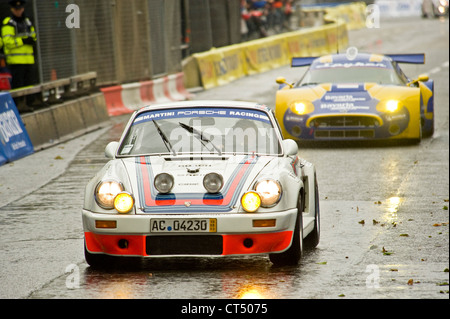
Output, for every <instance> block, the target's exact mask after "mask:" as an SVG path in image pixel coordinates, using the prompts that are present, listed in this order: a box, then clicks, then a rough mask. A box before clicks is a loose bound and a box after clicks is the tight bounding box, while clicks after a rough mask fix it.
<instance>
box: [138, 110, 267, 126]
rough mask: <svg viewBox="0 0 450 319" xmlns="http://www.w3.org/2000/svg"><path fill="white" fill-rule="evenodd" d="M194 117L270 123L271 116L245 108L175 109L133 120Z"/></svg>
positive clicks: (142, 121) (155, 112) (150, 113)
mask: <svg viewBox="0 0 450 319" xmlns="http://www.w3.org/2000/svg"><path fill="white" fill-rule="evenodd" d="M192 117H225V118H239V119H248V120H257V121H261V122H265V123H270V119H269V117H268V116H267V115H266V114H265V113H264V112H259V111H254V110H243V109H224V108H211V109H203V108H202V109H174V110H161V111H149V112H146V113H143V114H140V115H139V116H138V117H136V119H135V120H134V122H133V125H135V124H140V123H144V122H148V121H153V120H162V119H175V118H192Z"/></svg>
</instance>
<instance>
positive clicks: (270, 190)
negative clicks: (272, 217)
mask: <svg viewBox="0 0 450 319" xmlns="http://www.w3.org/2000/svg"><path fill="white" fill-rule="evenodd" d="M255 191H256V192H257V193H258V194H259V196H261V206H262V207H271V206H274V205H275V204H277V203H278V201H279V200H280V198H281V185H280V183H278V182H277V181H274V180H272V179H267V180H262V181H259V182H258V183H256V185H255Z"/></svg>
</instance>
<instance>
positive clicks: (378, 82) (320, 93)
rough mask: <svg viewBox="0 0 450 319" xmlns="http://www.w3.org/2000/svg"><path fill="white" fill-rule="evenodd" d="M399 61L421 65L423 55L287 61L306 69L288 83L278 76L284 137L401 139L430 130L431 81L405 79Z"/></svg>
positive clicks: (278, 109) (362, 55)
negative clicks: (298, 77)
mask: <svg viewBox="0 0 450 319" xmlns="http://www.w3.org/2000/svg"><path fill="white" fill-rule="evenodd" d="M399 63H414V64H423V63H425V56H424V54H397V55H381V54H367V53H357V54H353V55H351V54H348V53H347V54H333V55H327V56H323V57H319V58H309V57H306V58H293V60H292V67H302V66H309V69H308V70H307V71H306V73H305V75H304V76H303V78H302V79H300V80H299V81H298V82H297V83H295V84H289V83H287V81H286V80H285V79H284V78H282V77H280V78H278V79H277V83H279V84H280V89H279V90H278V91H277V93H276V112H275V113H276V117H277V119H278V122H279V123H280V126H281V129H282V132H283V135H284V137H285V138H292V139H296V140H375V139H405V140H410V141H414V142H420V140H421V139H422V136H424V137H429V136H431V135H432V134H433V131H434V100H433V97H434V82H433V80H430V79H429V78H428V76H427V75H420V76H419V77H418V78H417V79H414V80H412V79H409V78H408V77H407V76H406V75H405V74H404V73H403V71H402V70H401V69H400V66H399Z"/></svg>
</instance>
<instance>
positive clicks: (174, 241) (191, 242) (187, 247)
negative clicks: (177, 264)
mask: <svg viewBox="0 0 450 319" xmlns="http://www.w3.org/2000/svg"><path fill="white" fill-rule="evenodd" d="M222 250H223V238H222V236H218V235H203V236H202V235H184V236H177V235H170V236H147V239H146V253H147V255H149V256H158V255H221V254H222Z"/></svg>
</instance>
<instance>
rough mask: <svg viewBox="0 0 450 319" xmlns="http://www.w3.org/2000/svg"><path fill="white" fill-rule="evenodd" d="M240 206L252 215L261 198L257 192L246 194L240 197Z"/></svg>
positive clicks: (259, 204)
mask: <svg viewBox="0 0 450 319" xmlns="http://www.w3.org/2000/svg"><path fill="white" fill-rule="evenodd" d="M241 204H242V207H243V208H244V210H245V211H246V212H248V213H254V212H256V211H257V210H258V208H259V207H260V206H261V197H260V196H259V194H258V193H257V192H253V191H250V192H247V193H245V194H244V195H242V198H241Z"/></svg>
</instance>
